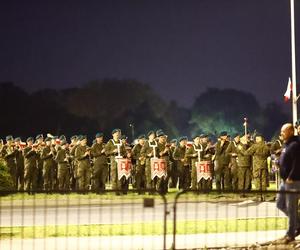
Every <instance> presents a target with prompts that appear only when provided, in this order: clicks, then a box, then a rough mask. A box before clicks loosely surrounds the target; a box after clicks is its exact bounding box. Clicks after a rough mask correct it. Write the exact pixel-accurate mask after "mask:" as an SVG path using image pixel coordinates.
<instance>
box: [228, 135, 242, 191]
mask: <svg viewBox="0 0 300 250" xmlns="http://www.w3.org/2000/svg"><path fill="white" fill-rule="evenodd" d="M239 144H240V135H239V134H238V133H237V134H235V135H234V136H233V140H232V141H231V142H230V144H229V146H228V148H227V149H226V154H228V155H229V157H230V163H229V166H228V167H229V171H230V176H231V186H232V190H234V191H236V190H237V189H238V164H237V147H238V145H239Z"/></svg>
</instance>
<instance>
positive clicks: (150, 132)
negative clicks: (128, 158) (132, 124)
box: [147, 130, 155, 137]
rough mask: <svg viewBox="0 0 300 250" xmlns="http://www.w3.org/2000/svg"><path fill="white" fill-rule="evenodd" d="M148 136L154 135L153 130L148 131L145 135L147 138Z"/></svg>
mask: <svg viewBox="0 0 300 250" xmlns="http://www.w3.org/2000/svg"><path fill="white" fill-rule="evenodd" d="M150 135H155V132H154V131H153V130H150V131H149V132H148V134H147V136H148V137H149V136H150Z"/></svg>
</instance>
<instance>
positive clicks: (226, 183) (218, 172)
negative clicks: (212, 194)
mask: <svg viewBox="0 0 300 250" xmlns="http://www.w3.org/2000/svg"><path fill="white" fill-rule="evenodd" d="M228 146H229V141H228V134H227V132H226V131H222V132H221V133H220V137H219V140H218V142H217V145H216V152H215V177H216V187H217V190H218V191H219V192H220V191H221V190H230V189H231V188H232V187H231V178H230V171H229V167H228V165H229V161H230V157H229V156H228V155H227V154H226V149H227V147H228Z"/></svg>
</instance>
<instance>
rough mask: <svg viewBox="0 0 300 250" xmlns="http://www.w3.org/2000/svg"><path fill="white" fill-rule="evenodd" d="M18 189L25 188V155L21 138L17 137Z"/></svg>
mask: <svg viewBox="0 0 300 250" xmlns="http://www.w3.org/2000/svg"><path fill="white" fill-rule="evenodd" d="M15 149H16V165H17V183H18V190H21V191H23V190H24V155H23V146H22V145H21V138H20V137H17V138H15Z"/></svg>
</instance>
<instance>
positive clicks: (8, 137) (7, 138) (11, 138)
mask: <svg viewBox="0 0 300 250" xmlns="http://www.w3.org/2000/svg"><path fill="white" fill-rule="evenodd" d="M5 139H6V141H13V139H14V138H13V137H12V135H8V136H6V138H5Z"/></svg>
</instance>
